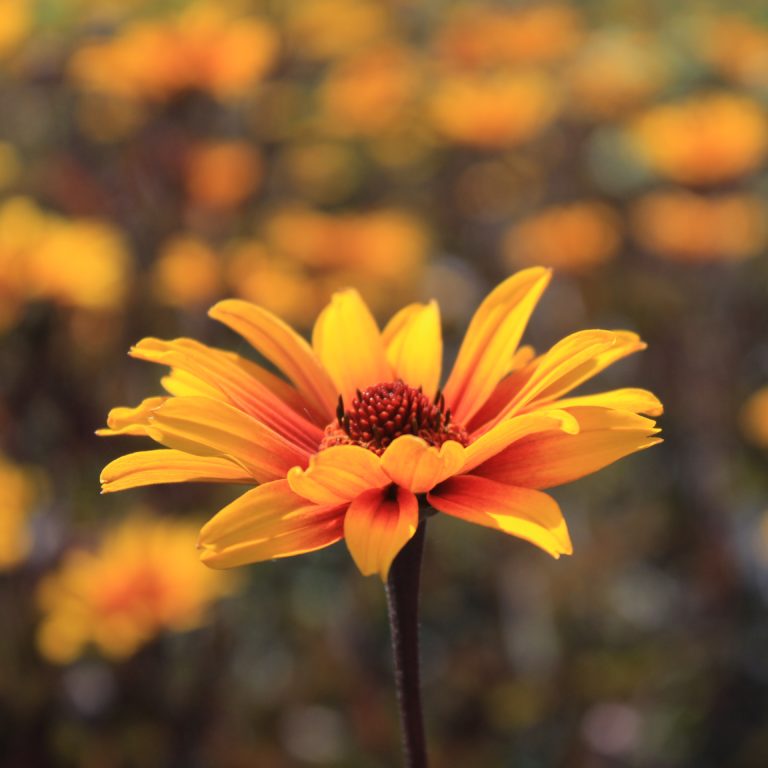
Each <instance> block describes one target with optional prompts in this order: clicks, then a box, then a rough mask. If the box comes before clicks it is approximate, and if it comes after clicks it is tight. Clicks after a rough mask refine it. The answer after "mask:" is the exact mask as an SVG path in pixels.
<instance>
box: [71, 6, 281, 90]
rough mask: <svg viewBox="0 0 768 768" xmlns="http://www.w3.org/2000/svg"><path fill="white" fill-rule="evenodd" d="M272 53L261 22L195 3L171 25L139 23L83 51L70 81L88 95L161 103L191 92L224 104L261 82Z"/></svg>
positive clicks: (271, 37)
mask: <svg viewBox="0 0 768 768" xmlns="http://www.w3.org/2000/svg"><path fill="white" fill-rule="evenodd" d="M277 47H278V41H277V34H276V32H275V31H274V29H273V28H272V27H271V26H269V25H268V24H267V23H266V22H264V21H262V20H261V19H258V18H256V17H252V16H238V15H236V14H233V13H232V12H229V11H227V10H226V7H225V6H222V5H217V4H214V3H213V2H207V1H206V0H201V1H200V2H196V3H193V4H191V5H190V6H188V7H187V8H186V9H184V10H183V11H182V12H181V13H180V14H178V15H177V16H175V17H171V18H169V19H166V20H161V21H137V22H134V23H132V24H129V25H126V26H125V27H124V28H123V29H122V30H121V31H120V32H119V34H118V35H116V36H115V37H114V38H113V39H112V40H108V41H106V42H97V43H91V44H89V45H86V46H84V47H82V48H81V49H79V50H78V51H77V52H76V53H75V54H74V56H73V57H72V60H71V61H70V73H71V75H72V77H73V78H74V80H75V81H76V82H77V83H79V84H81V85H82V86H84V87H86V88H91V89H94V90H97V91H105V92H107V93H115V94H119V95H122V96H125V97H132V98H137V99H157V100H163V99H167V98H169V97H170V96H172V95H174V94H176V93H178V92H180V91H183V90H186V89H193V88H197V89H200V90H203V91H207V92H208V93H210V94H211V95H213V96H215V97H217V98H220V99H230V98H237V97H239V96H241V95H243V94H245V93H246V92H247V91H248V90H249V89H250V88H251V87H252V86H253V85H254V84H255V83H256V82H258V81H259V80H260V79H261V78H262V77H263V76H264V75H265V74H266V72H267V70H268V69H269V68H270V67H271V66H272V64H273V62H274V60H275V58H276V55H277Z"/></svg>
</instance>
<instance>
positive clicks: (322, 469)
mask: <svg viewBox="0 0 768 768" xmlns="http://www.w3.org/2000/svg"><path fill="white" fill-rule="evenodd" d="M288 482H289V484H290V486H291V489H292V490H293V491H294V493H297V494H299V496H302V497H303V498H305V499H309V501H313V502H315V503H316V504H341V503H343V502H348V501H351V500H352V499H354V498H355V497H356V496H359V495H360V494H361V493H362V492H363V491H367V490H369V489H371V488H382V487H384V486H385V485H389V484H390V482H391V481H390V479H389V477H388V476H387V475H386V474H385V473H384V471H383V470H382V468H381V460H380V459H379V457H378V456H377V455H376V454H375V453H373V452H372V451H369V450H366V449H365V448H361V447H360V446H357V445H336V446H333V447H331V448H326V449H325V450H323V451H320V452H319V453H317V454H315V455H314V456H313V457H312V458H311V459H310V461H309V466H308V467H307V468H306V469H301V468H300V467H294V468H293V469H292V470H291V471H290V472H289V473H288Z"/></svg>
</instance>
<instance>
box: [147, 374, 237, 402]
mask: <svg viewBox="0 0 768 768" xmlns="http://www.w3.org/2000/svg"><path fill="white" fill-rule="evenodd" d="M160 383H161V384H162V385H163V389H164V390H165V391H166V392H168V393H169V394H171V395H175V396H176V397H213V398H217V399H220V398H221V397H222V396H223V395H222V392H221V390H220V389H217V388H216V387H213V386H211V385H210V384H207V383H206V382H205V381H203V380H202V379H200V378H198V377H197V376H193V375H192V374H191V373H189V371H183V370H181V369H180V368H172V369H171V372H170V373H169V374H168V375H167V376H163V377H162V378H161V379H160Z"/></svg>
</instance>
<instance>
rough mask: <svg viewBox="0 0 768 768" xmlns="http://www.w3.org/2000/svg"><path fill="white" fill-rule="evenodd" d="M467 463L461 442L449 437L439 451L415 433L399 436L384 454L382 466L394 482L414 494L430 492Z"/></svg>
mask: <svg viewBox="0 0 768 768" xmlns="http://www.w3.org/2000/svg"><path fill="white" fill-rule="evenodd" d="M463 463H464V446H462V445H461V443H457V442H456V441H454V440H448V441H447V442H445V443H443V444H442V446H441V447H440V449H439V450H438V449H437V448H435V447H434V446H433V445H427V443H425V442H424V440H422V439H421V438H420V437H415V436H414V435H402V436H401V437H398V438H397V439H396V440H394V441H393V442H392V443H390V445H389V446H388V447H387V449H386V450H385V451H384V454H383V456H382V457H381V467H382V469H383V470H384V471H385V472H386V473H387V475H389V477H390V478H391V479H392V482H393V483H396V484H397V485H399V486H400V487H402V488H407V489H408V490H409V491H412V492H413V493H426V492H427V491H429V490H431V489H432V488H434V487H435V486H436V485H437V484H438V483H441V482H442V481H443V480H445V479H446V478H447V477H450V476H451V475H455V474H456V473H457V472H458V471H459V470H460V469H461V467H462V465H463Z"/></svg>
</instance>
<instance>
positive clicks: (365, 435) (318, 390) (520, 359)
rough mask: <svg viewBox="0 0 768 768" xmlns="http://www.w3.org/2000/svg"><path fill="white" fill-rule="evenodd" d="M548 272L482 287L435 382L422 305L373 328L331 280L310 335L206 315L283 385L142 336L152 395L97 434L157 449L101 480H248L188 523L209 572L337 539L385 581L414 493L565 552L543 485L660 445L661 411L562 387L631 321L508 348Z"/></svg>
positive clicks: (230, 311)
mask: <svg viewBox="0 0 768 768" xmlns="http://www.w3.org/2000/svg"><path fill="white" fill-rule="evenodd" d="M549 279H550V272H549V270H546V269H542V268H539V267H535V268H531V269H526V270H523V271H521V272H518V273H517V274H516V275H513V276H512V277H510V278H509V279H508V280H506V281H505V282H503V283H502V284H501V285H499V286H498V287H497V288H496V289H495V290H494V291H492V292H491V294H490V295H489V296H488V297H487V298H486V299H485V300H484V301H483V303H482V304H481V305H480V307H479V308H478V310H477V312H476V313H475V316H474V317H473V319H472V321H471V323H470V325H469V328H468V330H467V334H466V336H465V338H464V341H463V343H462V345H461V348H460V349H459V353H458V357H457V359H456V363H455V365H454V367H453V370H452V372H451V373H450V375H449V376H448V378H447V380H446V382H445V385H444V386H443V387H442V389H440V388H439V382H440V373H441V357H442V339H441V334H440V315H439V309H438V306H437V304H436V303H435V302H430V303H429V304H411V305H410V306H407V307H405V308H404V309H402V310H401V311H400V312H398V313H397V314H396V315H395V316H394V317H393V318H392V319H391V320H390V321H389V323H388V324H387V325H386V327H385V328H384V330H383V332H382V331H380V330H379V328H378V326H377V325H376V322H375V320H374V318H373V316H372V315H371V313H370V312H369V310H368V308H367V307H366V305H365V304H364V302H363V301H362V299H361V298H360V296H359V294H358V293H357V292H356V291H355V290H346V291H342V292H340V293H337V294H335V295H334V296H333V298H332V299H331V302H330V304H329V305H328V306H327V307H326V308H325V309H324V310H323V311H322V312H321V314H320V316H319V317H318V319H317V321H316V323H315V327H314V330H313V334H312V343H311V344H309V343H307V342H306V341H305V340H304V339H303V338H302V337H301V336H299V335H298V334H296V333H295V332H294V331H293V330H292V329H291V328H290V327H288V326H287V325H286V324H284V323H283V322H282V321H281V320H279V319H278V318H277V317H275V316H274V315H272V314H271V313H269V312H267V311H265V310H264V309H261V308H260V307H258V306H255V305H253V304H249V303H247V302H244V301H240V300H227V301H223V302H220V303H219V304H217V305H215V306H214V307H213V309H211V311H210V314H211V316H212V317H214V318H215V319H217V320H220V321H221V322H223V323H225V324H226V325H228V326H229V327H230V328H232V329H233V330H235V331H237V332H238V333H240V334H241V335H242V336H243V337H244V338H245V339H246V340H248V341H249V342H250V343H251V344H252V345H253V346H254V348H255V349H256V350H257V351H258V352H259V353H260V354H261V355H263V356H264V357H265V358H266V359H268V360H269V361H271V362H272V363H273V364H274V365H275V366H276V367H277V368H279V369H280V370H282V371H283V373H284V374H285V379H283V378H278V377H277V376H275V375H274V374H272V373H270V372H268V371H267V370H265V369H264V368H262V367H260V366H258V365H256V364H255V363H252V362H250V361H248V360H245V359H243V358H241V357H239V356H237V355H234V354H231V353H228V352H224V351H222V350H219V349H214V348H211V347H207V346H205V345H203V344H200V343H198V342H195V341H192V340H190V339H177V340H175V341H160V340H158V339H144V340H143V341H142V342H140V343H139V344H138V345H137V346H136V347H135V348H134V349H133V350H132V354H133V355H134V356H135V357H139V358H141V359H144V360H149V361H151V362H156V363H160V364H162V365H167V366H169V367H170V374H169V375H168V376H166V377H165V378H164V379H163V384H164V386H165V388H166V390H167V392H168V396H164V397H153V398H149V399H147V400H145V401H144V402H143V403H141V404H140V405H139V406H137V407H136V408H116V409H113V410H112V412H111V413H110V415H109V419H108V424H109V428H108V429H105V430H101V431H100V432H101V434H111V435H119V434H131V435H146V436H149V437H151V438H153V439H154V440H156V441H157V442H159V443H161V444H163V445H164V446H165V448H162V449H159V450H154V451H142V452H139V453H133V454H129V455H127V456H123V457H121V458H119V459H116V460H115V461H113V462H112V463H111V464H109V465H108V466H107V467H106V468H105V469H104V471H103V473H102V484H103V490H104V491H117V490H123V489H125V488H131V487H135V486H141V485H148V484H154V483H169V482H183V481H190V480H206V481H214V482H240V483H245V484H250V485H256V487H255V488H252V489H250V490H248V491H247V492H246V493H244V494H243V495H242V496H240V497H239V498H238V499H236V500H235V501H234V502H232V503H231V504H230V505H228V506H227V507H225V508H224V509H223V510H221V511H220V512H219V513H218V514H217V515H215V516H214V517H213V519H211V520H210V521H209V522H208V523H207V524H206V525H205V526H204V527H203V529H202V531H201V534H200V541H199V546H200V549H201V552H202V555H201V556H202V559H203V561H204V562H205V563H207V564H208V565H211V566H213V567H221V568H226V567H230V566H236V565H243V564H245V563H252V562H256V561H260V560H267V559H271V558H277V557H287V556H289V555H297V554H301V553H304V552H310V551H313V550H317V549H321V548H323V547H326V546H329V545H330V544H333V543H335V542H337V541H339V540H340V539H342V538H344V539H345V540H346V543H347V546H348V548H349V550H350V553H351V555H352V557H353V559H354V560H355V562H356V563H357V565H358V567H359V568H360V570H361V571H362V572H363V573H364V574H372V573H378V574H380V575H381V577H382V578H385V577H386V575H387V573H388V571H389V567H390V564H391V563H392V560H393V559H394V557H395V555H396V554H397V553H398V552H399V551H400V549H401V548H402V547H403V546H404V545H405V544H406V542H408V540H409V539H410V538H411V537H412V536H413V535H414V533H415V531H416V528H417V526H418V523H419V507H420V503H421V502H423V501H426V502H428V503H429V504H430V505H431V506H432V507H433V508H434V509H435V510H437V511H438V512H441V513H444V514H447V515H451V516H454V517H458V518H461V519H463V520H466V521H468V522H473V523H477V524H479V525H484V526H488V527H491V528H496V529H498V530H501V531H503V532H505V533H509V534H512V535H514V536H518V537H520V538H523V539H527V540H528V541H530V542H532V543H533V544H536V545H537V546H539V547H541V548H542V549H544V550H545V551H546V552H548V553H549V554H551V555H552V556H554V557H559V556H560V555H561V554H569V553H570V552H571V541H570V538H569V535H568V530H567V527H566V524H565V521H564V519H563V516H562V514H561V512H560V509H559V507H558V505H557V503H556V502H555V501H554V499H553V498H552V497H551V496H549V495H548V494H546V493H544V492H543V489H547V488H550V487H552V486H556V485H560V484H562V483H567V482H570V481H571V480H575V479H577V478H579V477H582V476H584V475H587V474H589V473H591V472H594V471H596V470H598V469H600V468H602V467H604V466H606V465H608V464H610V463H612V462H613V461H616V460H617V459H619V458H621V457H623V456H626V455H627V454H630V453H633V452H634V451H638V450H641V449H643V448H647V447H649V446H651V445H653V444H655V443H657V442H659V438H657V437H655V435H656V433H657V432H658V430H657V429H656V428H655V423H654V422H653V421H652V420H651V419H649V418H647V416H649V415H650V416H654V415H658V414H660V413H661V410H662V408H661V404H660V403H659V401H658V400H657V399H656V397H654V395H652V394H651V393H650V392H647V391H645V390H642V389H618V390H613V391H610V392H603V393H600V394H594V395H585V396H580V397H565V395H567V394H568V393H569V392H570V391H571V390H572V389H573V388H574V387H576V386H578V385H579V384H581V383H582V382H583V381H585V380H587V379H589V378H591V377H592V376H593V375H595V374H596V373H598V372H599V371H601V370H602V369H603V368H605V367H606V366H608V365H610V364H611V363H613V362H615V361H616V360H619V359H620V358H622V357H624V356H626V355H628V354H630V353H632V352H636V351H638V350H640V349H643V348H644V346H645V345H644V344H643V343H642V342H641V341H640V339H639V338H638V337H637V335H636V334H634V333H630V332H628V331H603V330H594V331H580V332H578V333H574V334H572V335H571V336H568V337H567V338H565V339H563V340H562V341H560V342H559V343H557V344H555V346H554V347H552V349H550V350H549V351H548V352H546V353H545V354H543V355H540V356H538V357H536V356H534V354H533V352H532V351H531V350H530V349H529V348H522V349H518V345H519V342H520V339H521V337H522V334H523V331H524V329H525V325H526V323H527V321H528V318H529V316H530V314H531V312H532V311H533V308H534V306H535V304H536V302H537V301H538V299H539V297H540V296H541V294H542V292H543V291H544V289H545V287H546V285H547V283H548V282H549ZM286 379H287V381H286ZM642 414H645V415H642Z"/></svg>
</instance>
